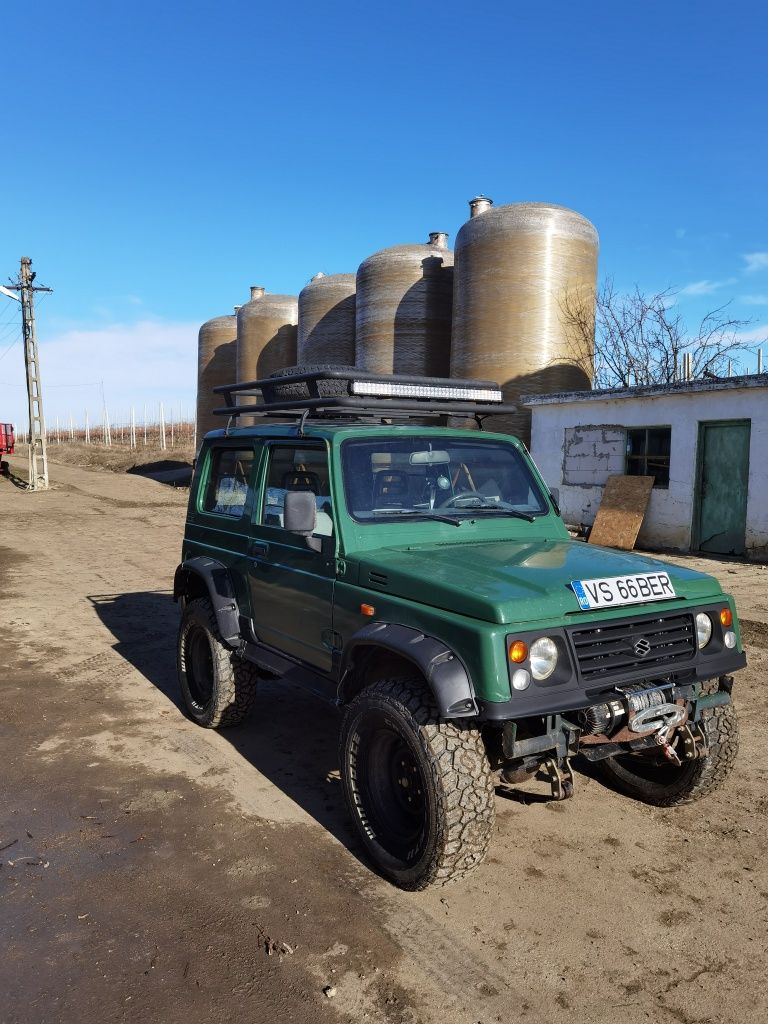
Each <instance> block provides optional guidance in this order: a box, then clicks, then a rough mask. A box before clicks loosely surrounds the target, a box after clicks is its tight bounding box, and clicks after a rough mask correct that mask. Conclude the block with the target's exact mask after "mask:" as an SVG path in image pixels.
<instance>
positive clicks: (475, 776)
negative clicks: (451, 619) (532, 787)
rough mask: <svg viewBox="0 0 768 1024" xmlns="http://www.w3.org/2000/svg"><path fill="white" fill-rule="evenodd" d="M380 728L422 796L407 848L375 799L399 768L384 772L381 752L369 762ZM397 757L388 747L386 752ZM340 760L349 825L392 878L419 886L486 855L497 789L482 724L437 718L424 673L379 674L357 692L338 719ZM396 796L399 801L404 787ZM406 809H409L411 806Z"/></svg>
mask: <svg viewBox="0 0 768 1024" xmlns="http://www.w3.org/2000/svg"><path fill="white" fill-rule="evenodd" d="M380 734H381V735H383V736H388V735H390V734H391V736H392V737H394V738H393V739H392V740H391V742H392V743H393V744H397V743H401V744H402V749H403V750H405V751H406V754H405V759H406V761H408V763H409V765H412V767H411V771H412V773H413V775H412V777H413V778H415V779H417V780H419V781H418V785H419V786H420V793H421V796H420V801H421V803H420V806H419V808H418V810H417V811H416V812H415V816H414V821H415V825H414V828H415V829H418V833H419V834H418V838H417V839H409V838H406V839H405V840H403V841H404V842H406V843H408V842H412V843H413V846H412V848H411V849H409V850H408V851H407V853H406V854H403V852H402V851H401V850H400V849H398V842H397V839H396V835H397V832H396V830H389V831H388V830H387V829H385V828H382V824H381V819H382V815H381V814H380V813H378V812H377V807H376V799H379V801H381V799H382V797H381V794H382V793H384V792H388V791H390V790H391V791H392V792H395V791H396V789H397V786H395V785H393V784H392V775H393V773H394V772H399V771H400V769H399V767H395V768H394V769H392V770H391V771H390V772H389V778H388V779H387V778H386V776H387V774H388V773H387V772H383V771H382V770H381V758H379V763H378V765H376V766H373V767H372V762H373V760H374V756H375V753H376V750H377V749H378V747H380V746H381V745H382V743H383V742H384V740H382V739H381V738H380ZM400 749H401V748H400V747H396V748H395V751H399V750H400ZM408 755H410V758H409V756H408ZM399 757H400V754H399V752H397V753H395V752H393V753H392V755H391V760H392V761H393V762H394V761H397V760H398V758H399ZM411 759H412V760H411ZM339 761H340V765H341V775H342V781H343V785H344V795H345V798H346V801H347V806H348V808H349V812H350V814H351V816H352V820H353V822H354V824H355V828H356V829H357V832H358V834H359V836H360V838H361V839H362V842H363V845H364V847H365V849H366V851H367V853H368V855H369V856H370V858H371V860H373V862H374V864H375V865H376V867H377V868H378V869H379V871H380V872H381V873H382V874H383V875H384V876H385V877H386V878H388V879H389V880H390V881H392V882H394V883H395V885H398V886H399V887H400V888H402V889H409V890H418V889H426V888H427V886H429V885H432V884H433V883H436V884H445V883H447V882H452V881H455V880H456V879H459V878H463V877H464V875H466V874H467V873H468V872H470V871H471V870H472V869H473V868H475V867H477V866H478V865H479V864H480V863H481V862H482V861H483V860H484V858H485V856H486V853H487V851H488V846H489V843H490V840H491V835H492V833H493V826H494V820H495V791H494V781H493V776H492V773H491V767H490V764H489V762H488V757H487V755H486V752H485V747H484V745H483V740H482V736H481V734H480V730H479V728H478V727H477V726H476V725H473V724H472V723H469V722H462V721H453V722H451V721H441V720H440V718H439V716H438V709H437V706H436V705H435V702H434V700H433V698H432V695H431V693H430V692H429V689H428V687H427V684H426V683H425V681H424V680H423V679H421V678H420V677H412V678H407V677H404V678H386V679H381V680H378V681H376V682H374V683H372V684H371V685H369V686H367V687H366V688H365V689H364V690H363V691H362V692H361V693H360V694H358V696H357V697H355V699H354V700H353V701H352V702H351V703H350V705H349V706H348V708H347V710H346V713H345V715H344V719H343V722H342V726H341V737H340V744H339ZM398 763H399V764H404V763H405V762H404V761H402V762H398ZM374 780H375V782H376V787H377V788H376V793H375V794H374V795H372V783H373V781H374ZM406 785H407V783H406ZM412 785H413V784H412ZM406 792H408V791H407V790H406ZM398 799H399V800H400V801H401V802H402V794H400V796H399V798H398ZM407 813H408V814H409V815H412V814H414V812H413V810H412V809H411V808H409V809H408V810H407ZM390 820H391V817H390Z"/></svg>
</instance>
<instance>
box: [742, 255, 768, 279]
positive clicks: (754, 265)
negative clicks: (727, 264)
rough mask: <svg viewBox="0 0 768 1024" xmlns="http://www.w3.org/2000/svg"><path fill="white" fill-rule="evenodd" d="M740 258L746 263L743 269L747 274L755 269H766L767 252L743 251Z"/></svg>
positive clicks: (767, 263)
mask: <svg viewBox="0 0 768 1024" xmlns="http://www.w3.org/2000/svg"><path fill="white" fill-rule="evenodd" d="M742 259H743V260H744V262H745V263H746V266H745V268H744V270H745V271H746V272H747V273H748V274H752V273H754V272H755V271H756V270H768V252H745V253H744V255H743V256H742Z"/></svg>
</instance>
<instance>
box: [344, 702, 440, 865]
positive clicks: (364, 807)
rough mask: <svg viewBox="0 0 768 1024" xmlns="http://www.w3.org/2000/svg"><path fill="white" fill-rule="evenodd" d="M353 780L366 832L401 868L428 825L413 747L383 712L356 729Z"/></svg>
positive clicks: (418, 849) (416, 854) (416, 851)
mask: <svg viewBox="0 0 768 1024" xmlns="http://www.w3.org/2000/svg"><path fill="white" fill-rule="evenodd" d="M372 717H373V716H372ZM356 781H357V789H358V795H359V798H360V804H359V810H360V816H361V819H362V821H363V825H364V827H365V829H366V832H367V834H368V835H369V836H372V837H373V838H375V840H376V842H377V843H378V844H379V845H380V846H381V847H382V848H383V849H384V850H385V851H386V852H387V853H388V854H389V855H390V856H392V857H394V858H396V859H397V860H399V861H401V862H402V863H403V864H404V865H405V866H408V867H410V866H411V865H413V864H415V863H416V862H417V861H418V860H419V858H420V857H421V854H422V852H423V849H424V844H425V841H426V837H427V834H428V827H429V818H428V810H429V805H428V800H427V797H426V779H425V777H424V773H423V770H422V768H421V766H420V765H419V763H418V760H417V758H416V755H415V754H414V752H413V750H412V749H411V747H410V746H409V744H408V743H407V742H406V740H405V738H404V737H403V736H402V734H401V733H400V732H399V731H398V730H397V729H396V728H395V727H394V726H393V725H392V724H391V723H390V722H389V721H388V720H387V718H386V716H383V715H381V716H379V715H377V716H375V718H374V720H373V721H370V722H369V724H368V727H367V728H365V729H364V730H362V731H361V734H360V736H359V743H358V749H357V759H356Z"/></svg>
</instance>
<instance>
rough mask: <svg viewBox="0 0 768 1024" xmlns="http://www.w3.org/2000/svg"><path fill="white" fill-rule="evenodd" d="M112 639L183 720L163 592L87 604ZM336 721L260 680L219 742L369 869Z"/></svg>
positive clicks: (173, 614) (319, 705)
mask: <svg viewBox="0 0 768 1024" xmlns="http://www.w3.org/2000/svg"><path fill="white" fill-rule="evenodd" d="M89 600H90V601H91V603H92V605H93V608H94V610H95V612H96V615H97V616H98V617H99V619H100V620H101V622H102V623H103V624H104V625H105V626H106V627H107V629H108V630H109V631H110V633H111V634H112V636H113V637H114V639H115V643H114V647H113V649H114V650H115V651H116V653H118V654H119V655H120V656H121V657H123V658H125V660H126V661H128V662H129V663H130V664H131V665H133V666H134V668H136V669H137V670H138V671H139V672H141V674H142V675H143V676H144V678H145V679H147V680H148V681H149V682H150V683H152V685H153V686H155V687H157V689H158V690H159V691H160V692H161V693H162V694H163V695H164V696H165V697H167V698H168V700H169V701H170V702H171V703H172V704H173V705H174V706H175V707H176V709H177V711H178V713H179V716H183V715H184V711H183V705H182V699H181V693H180V690H179V686H178V681H177V678H176V650H175V640H176V632H177V629H178V623H179V610H178V606H177V605H176V604H175V603H174V601H173V598H172V596H171V594H170V593H169V592H168V591H137V592H134V593H124V594H99V595H91V596H90V597H89ZM340 720H341V719H340V715H339V713H338V711H337V710H336V709H335V708H334V707H332V706H331V705H329V704H327V703H326V702H325V701H322V700H321V699H320V698H318V697H315V696H313V695H312V694H310V693H307V692H306V691H305V690H303V689H300V688H299V687H297V686H295V685H293V684H291V683H287V682H283V681H281V680H273V679H271V678H267V677H265V678H264V680H263V681H261V682H260V683H259V691H258V695H257V698H256V702H255V705H254V708H253V711H252V712H251V715H250V716H249V718H248V719H247V720H246V721H245V722H244V723H243V724H242V725H238V726H233V727H232V728H230V729H224V730H222V731H221V733H220V735H221V736H222V737H223V738H224V739H226V740H227V741H228V742H229V743H231V744H232V746H233V747H234V749H235V750H236V751H237V752H238V753H239V754H240V755H241V757H243V759H244V760H245V761H247V762H248V763H249V764H250V765H252V767H253V768H254V769H255V770H256V771H257V772H259V773H260V774H261V775H262V776H264V778H266V779H268V780H269V781H270V782H271V783H272V784H273V785H275V786H276V787H277V788H278V789H280V790H281V791H282V792H283V793H284V794H285V795H286V796H287V797H288V798H289V799H290V800H292V801H293V802H294V803H295V804H297V805H298V806H299V807H300V808H301V809H302V810H303V811H305V812H306V813H307V814H309V815H311V817H313V818H314V819H315V820H316V821H317V822H318V824H320V825H321V826H322V827H323V828H325V829H326V830H327V831H328V832H330V833H331V835H333V836H334V837H335V838H336V839H337V840H338V841H339V842H340V843H342V845H344V846H345V847H346V848H347V849H348V850H350V852H352V853H353V854H354V855H355V856H356V857H357V858H358V859H359V860H360V861H361V862H363V863H364V864H365V865H366V867H370V864H369V862H368V861H367V860H366V859H365V857H364V854H363V849H362V846H361V845H360V843H359V842H358V840H357V838H356V836H355V833H354V831H353V828H352V824H351V822H350V821H349V818H348V816H347V812H346V807H345V805H344V799H343V795H342V790H341V783H340V779H339V773H338V768H339V762H338V754H337V745H338V735H339V725H340Z"/></svg>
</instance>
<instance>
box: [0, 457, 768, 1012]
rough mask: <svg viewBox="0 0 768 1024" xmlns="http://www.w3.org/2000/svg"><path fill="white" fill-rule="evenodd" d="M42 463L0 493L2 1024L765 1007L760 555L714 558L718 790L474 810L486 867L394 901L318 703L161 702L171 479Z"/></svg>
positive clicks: (176, 516) (170, 678)
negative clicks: (718, 582) (345, 796)
mask: <svg viewBox="0 0 768 1024" xmlns="http://www.w3.org/2000/svg"><path fill="white" fill-rule="evenodd" d="M52 478H53V480H54V482H55V487H54V489H53V490H51V491H50V492H48V493H44V494H28V493H26V492H24V491H22V490H20V489H18V488H16V487H14V486H13V484H12V483H9V482H8V481H5V480H0V516H2V522H3V524H4V531H3V536H2V542H1V543H2V545H3V547H2V548H1V549H0V578H1V579H2V588H0V612H2V618H1V619H0V621H1V622H2V649H1V650H0V700H1V701H2V712H1V713H0V750H1V751H2V769H1V773H0V797H1V798H2V802H1V804H0V892H2V906H1V908H0V954H1V955H0V1021H2V1022H3V1024H33V1022H34V1024H42V1022H51V1024H53V1022H56V1024H59V1022H61V1024H70V1022H75V1021H77V1022H90V1021H99V1022H112V1021H137V1020H142V1021H147V1022H160V1021H162V1022H164V1024H175V1022H177V1021H178V1022H183V1024H197V1022H206V1024H208V1022H225V1021H233V1022H234V1021H237V1022H248V1024H260V1022H267V1021H268V1022H272V1021H297V1022H303V1021H307V1020H312V1021H317V1022H323V1021H333V1022H336V1021H344V1020H355V1021H359V1020H368V1021H371V1022H384V1021H386V1022H392V1024H406V1022H416V1021H418V1022H428V1024H433V1022H437V1021H439V1022H441V1024H453V1022H461V1024H476V1022H482V1024H491V1022H501V1021H504V1022H505V1024H506V1022H508V1021H526V1022H528V1021H530V1022H545V1021H546V1022H551V1024H559V1022H566V1021H568V1022H572V1021H574V1020H578V1021H585V1022H600V1024H603V1022H605V1024H607V1022H612V1024H613V1022H616V1021H621V1022H623V1024H635V1022H641V1021H642V1022H647V1021H659V1022H667V1021H670V1022H675V1021H677V1022H682V1024H694V1022H697V1024H703V1022H731V1021H732V1022H737V1021H738V1022H743V1021H745V1020H748V1019H750V1020H761V1019H765V1018H766V1015H767V1014H768V1002H767V1000H766V994H765V985H764V979H765V976H766V973H768V954H766V942H765V936H766V924H767V918H768V868H767V867H766V856H765V850H766V838H767V837H766V831H767V829H766V823H767V822H768V795H767V794H766V790H765V778H766V772H767V769H768V759H767V758H766V754H765V748H764V745H763V744H764V742H765V735H766V727H765V722H766V716H767V715H768V690H767V688H766V679H765V675H766V663H767V661H768V627H766V625H765V623H766V621H768V610H766V603H767V602H766V589H768V582H766V581H768V570H761V569H758V568H743V569H742V567H738V566H737V567H736V568H735V569H734V567H733V565H732V564H729V563H722V564H720V565H716V566H715V568H716V570H717V571H721V572H722V573H723V578H724V580H725V582H726V584H727V585H729V584H731V583H733V584H736V586H734V589H736V590H737V591H738V590H739V589H742V590H743V592H744V605H745V608H744V610H743V612H742V614H744V613H745V611H746V612H747V618H750V616H753V619H754V624H750V625H749V626H748V627H747V638H748V641H749V648H748V653H749V656H750V667H749V669H748V670H747V671H745V672H743V673H741V674H740V675H739V677H738V683H737V687H736V700H737V705H738V708H739V712H740V715H741V723H742V750H741V755H740V758H739V762H738V766H737V769H736V772H735V773H734V775H733V776H732V778H731V779H730V781H729V782H728V784H727V785H726V787H725V788H724V789H723V790H722V791H721V792H719V793H718V794H717V795H715V796H714V797H711V798H709V799H708V800H706V801H705V802H703V803H700V804H697V805H693V806H691V807H686V808H682V809H679V810H675V811H666V810H654V809H650V808H648V807H645V806H643V805H640V804H635V803H632V802H630V801H629V800H627V799H625V798H623V797H620V796H618V795H616V794H615V793H613V792H611V791H610V790H608V789H605V788H604V787H603V786H602V785H601V784H600V783H599V782H598V781H596V780H594V779H592V778H589V777H588V776H586V775H580V776H579V777H578V780H577V791H576V796H575V798H574V799H573V800H571V801H568V802H566V803H563V804H557V803H551V802H548V801H546V800H542V801H534V802H528V803H524V802H518V801H516V800H511V799H508V798H506V799H505V798H504V797H499V801H498V804H499V815H498V827H497V835H496V838H495V844H494V847H493V849H492V855H491V858H490V860H489V862H488V863H487V864H485V865H484V866H483V867H482V868H481V869H480V870H479V871H478V872H477V873H476V874H475V875H474V876H472V878H471V879H470V880H468V881H467V882H465V883H461V884H458V885H455V886H453V887H451V888H446V889H443V890H434V891H430V892H427V893H422V894H405V893H401V892H399V891H397V890H394V889H392V888H391V887H389V886H388V885H387V884H386V883H384V882H382V881H381V880H380V879H379V878H378V877H377V876H375V875H374V874H373V873H372V872H371V871H370V870H369V868H368V867H367V865H366V864H365V862H364V860H363V858H362V852H361V850H360V849H359V848H358V846H357V844H356V842H355V841H354V838H353V836H352V833H351V831H350V828H349V826H348V823H347V819H346V814H345V811H344V807H343V803H342V799H341V793H340V786H339V781H338V765H337V759H336V734H337V727H338V719H337V716H336V714H335V712H334V711H333V710H332V709H330V708H327V707H325V706H324V705H322V704H320V703H318V702H317V701H316V700H315V699H313V698H311V697H309V696H307V695H304V694H303V693H300V692H297V691H294V690H292V689H290V688H289V687H287V686H286V685H281V684H279V683H269V684H265V685H264V686H263V689H262V693H261V695H260V698H259V700H258V701H257V707H256V711H255V713H254V716H253V719H252V721H251V722H250V723H249V724H247V725H245V726H242V727H238V728H236V729H233V730H231V731H229V732H227V733H221V734H217V733H211V732H207V731H205V730H201V729H199V728H197V727H196V726H193V725H192V724H191V723H190V722H188V721H187V720H186V719H185V718H184V716H183V715H182V713H181V712H180V710H179V707H178V699H179V698H178V692H177V687H176V681H175V669H174V634H175V629H176V622H177V611H176V608H175V606H174V605H173V603H172V601H171V598H170V595H169V592H168V588H169V585H170V580H171V577H172V573H173V569H174V567H175V563H176V560H177V557H178V552H179V547H180V540H181V534H182V529H183V521H184V506H185V501H186V494H185V492H183V491H174V490H173V489H170V488H167V487H164V486H163V485H162V484H159V483H155V482H153V481H150V480H146V479H143V478H141V477H137V476H119V475H113V474H108V473H103V472H102V473H99V472H95V471H88V470H83V469H77V468H74V467H71V466H66V467H65V466H57V465H52ZM731 570H733V572H732V574H731V575H730V576H729V575H728V574H729V573H731ZM749 574H753V575H749ZM742 577H744V579H746V580H747V582H746V583H744V582H743V581H742ZM329 985H330V986H333V988H334V989H335V993H336V994H335V995H333V996H332V997H331V998H329V997H327V996H326V995H324V994H323V989H324V987H326V986H329Z"/></svg>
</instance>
